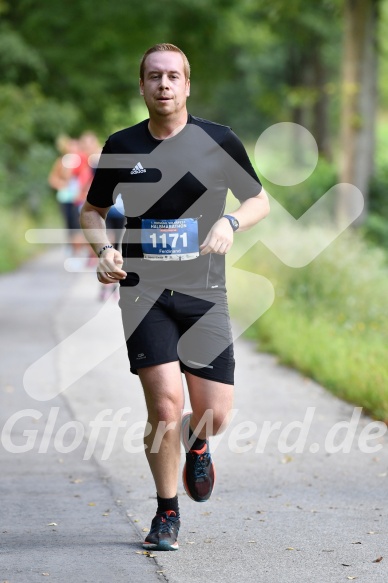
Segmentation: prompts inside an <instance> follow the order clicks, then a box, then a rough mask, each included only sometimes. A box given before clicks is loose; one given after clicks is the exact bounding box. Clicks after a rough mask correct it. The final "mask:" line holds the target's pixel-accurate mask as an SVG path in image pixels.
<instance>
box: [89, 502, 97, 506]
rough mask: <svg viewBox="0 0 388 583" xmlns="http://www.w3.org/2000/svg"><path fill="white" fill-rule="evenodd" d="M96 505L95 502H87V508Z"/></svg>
mask: <svg viewBox="0 0 388 583" xmlns="http://www.w3.org/2000/svg"><path fill="white" fill-rule="evenodd" d="M95 505H96V503H95V502H89V504H88V506H95Z"/></svg>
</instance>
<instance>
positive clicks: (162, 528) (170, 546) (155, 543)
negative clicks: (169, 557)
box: [143, 510, 181, 551]
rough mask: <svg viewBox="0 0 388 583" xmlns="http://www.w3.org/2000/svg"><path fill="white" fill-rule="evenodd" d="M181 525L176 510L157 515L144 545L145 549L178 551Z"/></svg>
mask: <svg viewBox="0 0 388 583" xmlns="http://www.w3.org/2000/svg"><path fill="white" fill-rule="evenodd" d="M180 525H181V523H180V520H179V517H178V516H177V515H176V513H175V512H174V510H167V512H162V514H157V515H156V516H155V517H154V518H153V519H152V523H151V529H150V532H149V533H148V535H147V536H146V538H145V541H144V543H143V548H144V549H151V550H153V551H177V550H178V549H179V545H178V540H177V538H178V532H179V527H180Z"/></svg>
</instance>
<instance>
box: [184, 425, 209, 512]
mask: <svg viewBox="0 0 388 583" xmlns="http://www.w3.org/2000/svg"><path fill="white" fill-rule="evenodd" d="M190 417H191V413H186V414H185V415H183V417H182V443H183V445H184V448H185V451H186V463H185V465H184V468H183V474H182V477H183V486H184V488H185V490H186V493H187V495H188V496H190V498H191V499H192V500H194V501H195V502H206V500H209V498H210V496H211V494H212V492H213V488H214V484H215V481H216V471H215V467H214V463H213V460H212V456H211V454H210V451H209V442H208V441H207V440H206V442H205V444H204V446H203V447H202V448H201V449H200V450H195V449H191V448H190V447H191V445H190V441H189V426H190Z"/></svg>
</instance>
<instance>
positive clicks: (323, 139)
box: [311, 43, 331, 160]
mask: <svg viewBox="0 0 388 583" xmlns="http://www.w3.org/2000/svg"><path fill="white" fill-rule="evenodd" d="M311 66H312V73H313V87H314V89H315V91H316V94H317V96H316V100H315V102H314V105H313V111H312V114H313V120H312V129H313V131H312V133H313V136H314V138H315V139H316V141H317V145H318V150H319V153H320V154H322V156H324V157H325V158H326V160H331V147H330V132H329V96H328V94H327V91H326V83H327V69H326V65H325V63H324V62H323V59H322V47H321V45H320V44H319V43H317V44H316V46H315V47H314V51H313V54H312V62H311Z"/></svg>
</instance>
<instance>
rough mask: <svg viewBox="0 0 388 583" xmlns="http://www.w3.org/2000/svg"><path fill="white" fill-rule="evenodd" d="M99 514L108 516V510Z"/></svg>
mask: <svg viewBox="0 0 388 583" xmlns="http://www.w3.org/2000/svg"><path fill="white" fill-rule="evenodd" d="M101 516H109V512H103V514H101Z"/></svg>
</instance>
